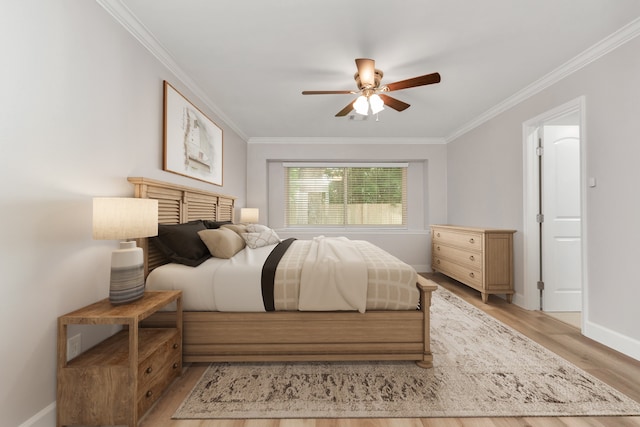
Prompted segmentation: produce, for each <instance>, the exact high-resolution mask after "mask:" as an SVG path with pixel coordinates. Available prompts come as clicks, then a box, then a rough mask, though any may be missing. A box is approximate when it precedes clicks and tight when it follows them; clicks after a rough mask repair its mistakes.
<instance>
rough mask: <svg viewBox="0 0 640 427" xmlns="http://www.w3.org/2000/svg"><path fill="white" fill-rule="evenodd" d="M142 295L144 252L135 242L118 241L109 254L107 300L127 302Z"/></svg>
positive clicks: (118, 302) (116, 302)
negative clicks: (109, 274) (109, 277)
mask: <svg viewBox="0 0 640 427" xmlns="http://www.w3.org/2000/svg"><path fill="white" fill-rule="evenodd" d="M143 295H144V254H143V252H142V248H138V247H136V242H120V249H118V250H115V251H113V253H112V254H111V282H110V286H109V301H110V302H111V303H112V304H128V303H130V302H133V301H136V300H138V299H140V298H142V296H143Z"/></svg>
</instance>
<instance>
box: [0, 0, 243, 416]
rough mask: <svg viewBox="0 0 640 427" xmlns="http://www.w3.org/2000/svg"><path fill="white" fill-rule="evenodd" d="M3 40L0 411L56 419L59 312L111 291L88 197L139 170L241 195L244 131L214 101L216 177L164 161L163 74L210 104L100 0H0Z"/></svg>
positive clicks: (120, 184)
mask: <svg viewBox="0 0 640 427" xmlns="http://www.w3.org/2000/svg"><path fill="white" fill-rule="evenodd" d="M0 52H1V54H2V64H1V66H0V81H1V82H2V95H1V96H0V147H1V152H0V178H1V179H0V194H1V195H2V197H1V200H2V201H1V202H0V203H1V204H2V206H1V209H0V212H2V214H1V215H2V221H0V235H2V245H1V246H0V248H1V249H0V251H1V256H0V272H1V275H2V279H1V282H2V287H1V289H2V296H3V297H2V298H1V299H0V336H1V337H2V342H3V345H2V346H1V347H0V360H2V364H1V365H0V378H1V380H0V414H2V415H1V418H2V421H1V424H2V425H4V426H18V425H23V426H27V425H29V426H31V425H34V426H35V425H42V426H45V425H54V423H55V410H54V405H53V402H54V401H55V390H56V364H55V362H56V319H57V317H58V316H60V315H62V314H64V313H66V312H69V311H71V310H74V309H77V308H79V307H82V306H84V305H86V304H89V303H91V302H94V301H96V300H98V299H101V298H104V297H106V296H107V295H108V280H109V263H110V251H111V250H112V249H114V248H115V247H116V245H117V242H99V241H93V240H92V239H91V206H92V204H91V198H92V197H93V196H128V195H132V194H133V187H132V186H131V185H130V184H129V183H128V182H127V180H126V178H127V177H128V176H146V177H151V178H155V179H160V180H163V181H170V182H175V183H178V184H183V185H189V186H194V187H200V188H204V189H209V190H212V191H216V192H221V193H225V194H232V195H236V196H239V197H240V198H239V200H238V206H243V205H244V198H245V191H246V162H245V159H246V142H244V141H242V139H241V138H240V137H238V136H237V135H236V134H235V133H234V132H233V131H231V130H230V129H228V128H227V127H226V126H225V124H224V123H222V122H221V121H219V120H218V119H217V117H216V116H215V115H214V114H209V117H211V118H212V119H213V120H215V121H216V122H217V123H218V125H220V126H221V127H222V128H223V130H224V157H225V159H224V161H225V168H224V186H223V187H217V186H212V185H208V184H206V183H203V182H200V181H195V180H191V179H188V178H184V177H181V176H178V175H175V174H171V173H167V172H163V171H162V82H163V80H165V79H166V80H168V81H169V82H171V83H172V84H173V85H174V86H176V87H177V88H178V89H179V90H181V91H182V92H183V93H184V94H185V95H186V96H187V97H189V98H190V99H191V101H193V102H194V103H195V104H196V105H198V106H199V107H201V108H203V110H204V111H205V112H207V113H210V112H208V111H207V109H206V108H204V107H203V106H202V105H201V104H200V105H199V102H198V99H197V98H195V97H193V96H192V93H191V92H190V91H189V90H188V89H187V88H185V87H184V85H183V84H181V83H180V82H179V81H176V79H175V77H173V76H172V75H171V73H169V72H168V71H167V70H166V69H165V67H163V66H162V65H161V64H160V63H159V62H158V61H157V60H156V59H155V58H154V57H152V56H151V55H150V54H149V53H148V52H147V51H146V50H145V49H144V48H142V46H140V45H139V44H138V42H137V41H136V40H135V39H134V38H133V37H132V36H131V35H129V33H127V32H126V31H125V30H124V29H123V28H122V27H121V26H120V25H119V24H117V23H116V22H115V21H114V19H113V18H112V17H111V16H110V15H109V14H108V13H107V12H106V11H105V10H104V9H102V8H101V7H100V6H99V5H98V4H97V3H96V2H93V1H86V0H57V1H41V0H21V1H12V2H2V4H1V6H0ZM95 339H96V337H92V336H84V335H83V346H86V345H87V344H88V343H90V342H91V341H95Z"/></svg>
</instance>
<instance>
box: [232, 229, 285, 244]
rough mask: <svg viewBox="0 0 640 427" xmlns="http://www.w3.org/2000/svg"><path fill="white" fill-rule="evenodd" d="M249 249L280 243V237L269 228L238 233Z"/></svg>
mask: <svg viewBox="0 0 640 427" xmlns="http://www.w3.org/2000/svg"><path fill="white" fill-rule="evenodd" d="M240 235H241V236H242V238H243V239H244V241H245V242H246V243H247V246H248V247H250V248H251V249H255V248H261V247H263V246H267V245H275V244H276V243H280V237H278V235H277V234H276V232H275V231H273V230H272V229H270V228H267V229H266V230H264V231H260V232H253V233H242V234H240Z"/></svg>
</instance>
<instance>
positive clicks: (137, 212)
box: [93, 197, 158, 240]
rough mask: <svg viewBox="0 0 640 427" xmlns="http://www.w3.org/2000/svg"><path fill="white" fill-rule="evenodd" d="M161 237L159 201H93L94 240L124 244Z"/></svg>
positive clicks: (118, 198)
mask: <svg viewBox="0 0 640 427" xmlns="http://www.w3.org/2000/svg"><path fill="white" fill-rule="evenodd" d="M157 234H158V201H157V200H153V199H135V198H126V197H96V198H94V199H93V238H94V239H98V240H123V239H134V238H138V237H150V236H156V235H157Z"/></svg>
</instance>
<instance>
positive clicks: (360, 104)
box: [353, 95, 369, 116]
mask: <svg viewBox="0 0 640 427" xmlns="http://www.w3.org/2000/svg"><path fill="white" fill-rule="evenodd" d="M353 108H354V110H356V113H358V114H362V115H363V116H366V115H367V114H369V103H368V102H367V98H366V97H364V96H363V95H360V96H359V97H358V99H356V100H355V102H354V103H353Z"/></svg>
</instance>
